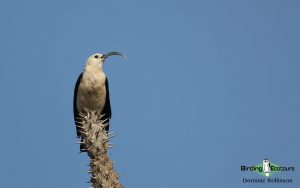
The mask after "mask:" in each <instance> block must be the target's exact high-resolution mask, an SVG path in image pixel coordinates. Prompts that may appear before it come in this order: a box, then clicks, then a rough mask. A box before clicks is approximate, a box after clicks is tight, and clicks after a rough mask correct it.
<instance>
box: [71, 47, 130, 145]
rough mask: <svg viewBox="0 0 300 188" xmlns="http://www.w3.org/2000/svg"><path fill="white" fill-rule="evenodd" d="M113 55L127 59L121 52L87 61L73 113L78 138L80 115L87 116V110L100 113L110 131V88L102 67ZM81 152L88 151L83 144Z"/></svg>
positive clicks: (77, 85) (78, 81)
mask: <svg viewBox="0 0 300 188" xmlns="http://www.w3.org/2000/svg"><path fill="white" fill-rule="evenodd" d="M112 55H119V56H122V57H125V56H123V55H122V54H121V53H119V52H109V53H107V54H100V53H97V54H93V55H92V56H90V57H89V58H88V59H87V61H86V64H85V67H84V70H83V72H82V73H81V74H80V75H79V77H78V79H77V82H76V85H75V89H74V98H73V112H74V120H75V124H76V132H77V137H81V132H82V128H80V126H81V125H80V121H81V116H80V113H83V114H85V113H86V110H93V111H97V112H99V117H100V119H101V120H102V121H104V123H107V126H106V131H108V130H109V120H110V118H111V107H110V100H109V88H108V80H107V78H106V75H105V73H104V72H103V69H102V66H103V63H104V62H105V60H106V58H107V57H109V56H112ZM81 141H82V137H81ZM80 151H86V148H85V146H84V144H83V143H81V144H80Z"/></svg>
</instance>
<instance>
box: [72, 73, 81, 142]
mask: <svg viewBox="0 0 300 188" xmlns="http://www.w3.org/2000/svg"><path fill="white" fill-rule="evenodd" d="M82 74H83V73H81V74H80V75H79V77H78V79H77V81H76V84H75V89H74V98H73V114H74V121H75V124H76V132H77V137H80V132H79V131H81V129H80V128H79V127H78V126H80V123H79V122H80V121H81V118H80V116H79V112H78V110H77V105H76V103H77V92H78V87H79V84H80V81H81V78H82Z"/></svg>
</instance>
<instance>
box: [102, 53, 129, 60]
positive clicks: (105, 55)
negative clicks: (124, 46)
mask: <svg viewBox="0 0 300 188" xmlns="http://www.w3.org/2000/svg"><path fill="white" fill-rule="evenodd" d="M113 55H118V56H121V57H123V58H124V59H126V58H127V57H126V56H125V55H123V54H121V53H120V52H108V53H106V54H104V55H103V57H104V59H106V58H108V57H109V56H113Z"/></svg>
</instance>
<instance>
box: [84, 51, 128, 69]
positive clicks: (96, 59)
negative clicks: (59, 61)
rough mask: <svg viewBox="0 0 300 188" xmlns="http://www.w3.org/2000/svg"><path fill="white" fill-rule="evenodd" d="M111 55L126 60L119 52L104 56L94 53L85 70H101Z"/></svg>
mask: <svg viewBox="0 0 300 188" xmlns="http://www.w3.org/2000/svg"><path fill="white" fill-rule="evenodd" d="M113 55H118V56H122V57H123V58H126V56H124V55H123V54H121V53H120V52H109V53H106V54H101V53H96V54H93V55H91V56H90V57H89V58H88V59H87V61H86V64H85V69H86V70H87V69H95V68H97V69H98V70H99V69H102V65H103V63H104V62H105V60H106V58H108V57H109V56H113Z"/></svg>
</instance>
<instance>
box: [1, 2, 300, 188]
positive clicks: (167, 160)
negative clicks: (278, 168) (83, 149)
mask: <svg viewBox="0 0 300 188" xmlns="http://www.w3.org/2000/svg"><path fill="white" fill-rule="evenodd" d="M299 8H300V3H299V2H298V1H293V0H289V1H278V0H272V1H271V0H266V1H259V0H252V1H246V0H242V1H240V0H239V1H238V0H230V1H214V0H207V1H196V0H195V1H183V0H182V1H179V0H178V1H171V0H166V1H159V0H152V1H137V0H126V1H116V0H111V1H102V0H88V1H70V0H66V1H58V0H53V1H37V0H28V1H16V0H2V1H1V2H0V23H1V31H0V33H1V35H0V41H1V43H0V50H1V63H0V84H1V86H2V88H1V93H0V96H1V97H0V103H1V106H2V107H1V108H0V114H1V133H2V135H1V137H0V142H1V157H0V159H1V160H0V177H2V178H1V180H0V187H26V188H27V187H28V188H31V187H43V188H48V187H49V188H50V187H51V188H53V187H74V188H81V187H88V186H89V184H87V183H85V182H86V181H88V180H89V175H88V174H87V171H88V166H87V164H88V157H87V156H86V154H79V146H78V145H76V144H75V142H76V138H75V136H76V133H75V125H74V122H73V114H72V98H73V89H74V85H75V81H76V79H77V76H78V75H79V74H80V72H81V71H82V69H83V66H84V63H85V60H86V59H87V57H88V56H90V55H91V54H93V53H95V52H102V53H105V52H109V51H115V50H117V51H120V52H123V53H124V54H126V55H127V56H128V59H127V60H123V59H121V58H118V57H113V58H110V59H109V60H107V61H108V63H106V64H105V65H104V70H105V72H106V74H107V76H108V78H109V81H110V94H111V103H112V113H113V117H112V122H111V126H110V128H111V130H112V131H114V132H115V133H116V134H117V137H115V138H113V140H112V143H113V145H114V147H113V148H112V149H111V150H110V155H111V158H112V159H113V160H114V161H115V162H116V164H115V167H116V169H117V171H118V173H119V174H120V176H121V182H122V184H123V185H124V186H125V187H130V188H138V187H143V188H150V187H158V188H160V187H161V188H166V187H169V188H181V187H190V188H198V187H233V188H235V187H239V188H240V187H253V186H257V185H253V184H243V183H242V182H241V180H242V178H260V176H259V175H258V174H255V173H253V172H252V173H251V172H241V171H240V166H241V165H256V164H258V163H260V162H261V161H262V160H263V159H264V158H266V157H267V158H269V159H270V161H272V162H273V163H276V164H279V165H293V166H295V167H296V170H295V171H294V172H290V173H279V174H276V176H275V175H274V177H279V178H294V183H292V184H284V185H282V184H281V185H280V184H279V185H274V184H261V185H260V186H261V187H273V186H275V187H276V186H278V187H279V186H280V187H299V179H297V178H296V177H300V176H299V175H300V174H299V171H298V168H297V167H298V166H299V165H300V160H299V159H300V153H299V149H298V146H297V143H299V142H300V138H299V123H300V116H299V112H300V99H299V96H300V88H299V80H300V74H299V68H300V62H299V60H300V53H299V52H300V37H299V33H300V25H299V17H300V12H299Z"/></svg>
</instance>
